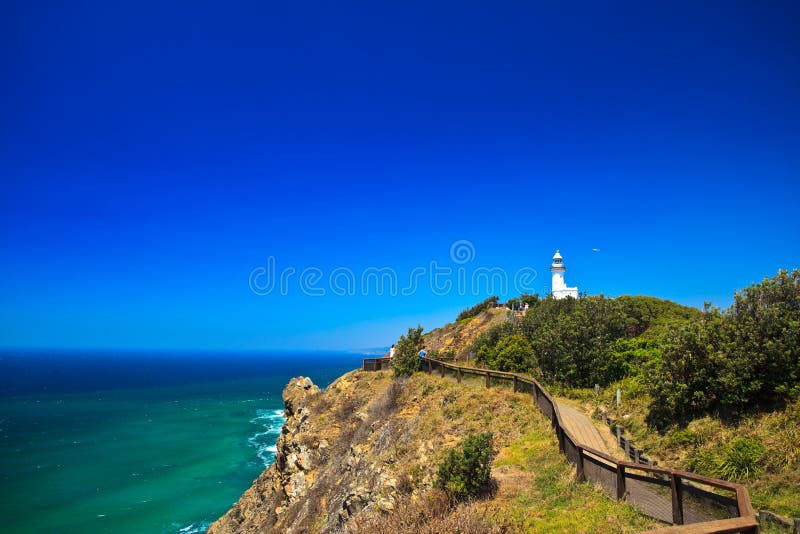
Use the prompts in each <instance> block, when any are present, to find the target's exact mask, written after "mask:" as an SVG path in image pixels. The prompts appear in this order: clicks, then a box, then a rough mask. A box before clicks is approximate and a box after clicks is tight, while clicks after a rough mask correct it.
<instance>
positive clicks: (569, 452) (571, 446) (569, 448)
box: [564, 434, 580, 464]
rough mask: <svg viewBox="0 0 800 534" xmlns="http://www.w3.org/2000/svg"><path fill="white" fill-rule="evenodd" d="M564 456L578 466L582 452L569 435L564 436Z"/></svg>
mask: <svg viewBox="0 0 800 534" xmlns="http://www.w3.org/2000/svg"><path fill="white" fill-rule="evenodd" d="M564 454H565V455H566V457H567V460H569V461H570V463H573V464H577V463H578V459H579V455H580V452H579V451H578V445H577V443H575V442H574V441H572V440H571V439H570V438H569V436H568V435H566V434H564Z"/></svg>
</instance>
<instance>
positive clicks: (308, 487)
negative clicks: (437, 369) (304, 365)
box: [209, 372, 398, 533]
mask: <svg viewBox="0 0 800 534" xmlns="http://www.w3.org/2000/svg"><path fill="white" fill-rule="evenodd" d="M387 389H388V391H387ZM395 389H396V388H390V387H389V381H388V380H387V378H386V376H384V375H383V374H375V375H365V374H363V373H359V372H354V373H350V374H347V375H345V376H343V377H341V378H339V379H338V380H337V381H336V382H335V383H333V384H332V385H331V386H330V387H329V388H328V390H327V391H326V392H322V391H320V389H319V388H318V387H317V386H315V385H314V384H313V383H312V381H311V380H310V379H309V378H294V379H292V380H291V381H290V382H289V385H288V386H287V387H286V389H285V390H284V392H283V400H284V406H285V413H286V418H287V419H286V423H285V424H284V427H283V430H282V432H281V435H280V437H279V438H278V442H277V453H276V456H275V462H274V463H273V464H272V465H271V466H270V467H269V468H268V469H267V470H266V471H264V472H263V473H262V474H261V476H259V477H258V479H256V481H255V482H254V483H253V485H252V487H250V489H248V490H247V491H246V492H245V493H244V495H242V497H241V499H239V502H237V503H236V504H235V505H234V506H233V508H231V510H229V511H228V512H227V513H226V514H225V515H224V516H223V517H221V518H220V519H219V520H218V521H216V522H215V523H214V524H212V525H211V527H210V529H209V532H212V533H215V532H264V531H271V530H274V531H281V532H284V531H285V532H306V531H329V530H332V529H335V528H337V527H339V526H341V525H343V524H344V523H345V522H346V521H347V520H348V519H349V518H350V517H351V516H353V515H354V514H357V513H358V512H359V511H361V510H362V509H363V508H364V507H366V506H372V507H378V508H380V509H387V510H388V509H391V508H392V505H393V501H392V499H391V495H392V494H394V493H395V491H396V489H397V479H396V477H395V476H394V474H393V472H392V471H393V470H392V469H390V468H389V467H388V464H386V463H384V462H382V461H380V458H379V456H380V454H375V453H369V454H368V453H367V451H365V450H364V444H363V438H364V437H366V436H367V435H369V434H372V433H373V431H374V430H375V429H376V428H377V427H378V426H379V425H380V420H379V416H384V415H386V412H387V411H391V408H392V402H393V400H394V396H395V395H396V393H397V392H398V391H395ZM376 392H381V393H384V395H382V396H380V398H379V399H378V400H380V401H381V402H380V403H375V402H373V403H372V404H371V405H369V406H367V405H368V404H369V401H370V400H375V399H373V398H372V397H373V395H374V394H375V393H376ZM378 412H381V413H380V414H379V413H378ZM387 445H388V444H387ZM376 452H377V451H376Z"/></svg>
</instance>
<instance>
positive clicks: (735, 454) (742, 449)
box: [719, 438, 766, 480]
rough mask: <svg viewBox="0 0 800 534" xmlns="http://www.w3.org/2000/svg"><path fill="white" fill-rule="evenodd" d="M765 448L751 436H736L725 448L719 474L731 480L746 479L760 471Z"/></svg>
mask: <svg viewBox="0 0 800 534" xmlns="http://www.w3.org/2000/svg"><path fill="white" fill-rule="evenodd" d="M765 454H766V449H765V448H764V445H763V444H762V443H761V442H760V441H758V440H757V439H753V438H736V439H734V440H733V441H732V442H731V444H730V445H729V446H728V447H727V449H726V450H725V455H724V456H723V459H722V463H721V464H720V466H719V474H720V475H721V476H722V477H724V478H728V479H732V480H746V479H749V478H753V477H755V476H756V475H758V474H759V473H761V466H762V464H763V462H764V456H765Z"/></svg>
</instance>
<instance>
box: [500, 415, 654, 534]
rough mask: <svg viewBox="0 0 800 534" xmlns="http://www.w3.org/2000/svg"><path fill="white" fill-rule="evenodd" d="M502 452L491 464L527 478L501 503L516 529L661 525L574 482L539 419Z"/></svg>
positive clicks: (575, 529)
mask: <svg viewBox="0 0 800 534" xmlns="http://www.w3.org/2000/svg"><path fill="white" fill-rule="evenodd" d="M542 426H544V428H537V429H535V430H533V431H531V432H529V433H527V434H525V435H524V436H522V437H521V438H519V439H517V440H516V441H514V442H513V443H511V444H510V445H509V446H508V447H507V448H505V449H504V450H502V451H501V453H500V456H499V457H498V459H497V461H496V462H495V467H496V468H502V467H504V466H505V467H509V468H516V469H519V470H520V471H522V472H523V473H524V474H526V475H527V476H526V477H524V478H523V480H525V481H526V482H527V481H529V482H530V483H524V484H522V485H521V487H520V488H519V491H518V492H517V494H516V496H514V497H513V499H511V500H510V502H509V503H506V504H505V505H503V508H504V510H503V511H504V512H505V513H506V516H507V517H508V518H509V519H510V520H511V521H512V523H513V524H514V526H515V527H516V528H517V529H519V530H520V531H535V532H631V531H639V530H646V529H649V528H655V527H658V526H662V525H661V523H659V522H657V521H655V520H653V519H650V518H648V517H646V516H644V515H642V514H640V513H639V512H637V511H636V510H634V509H633V508H632V507H630V506H628V505H626V504H624V503H618V502H616V501H613V500H611V499H609V498H608V497H606V496H605V495H604V494H603V493H602V492H601V491H600V490H598V489H597V488H595V487H594V486H593V485H591V484H589V483H578V482H575V481H574V474H573V470H572V467H571V466H570V465H569V464H568V463H567V461H566V459H564V457H563V456H562V455H561V454H560V453H559V452H558V444H557V442H556V440H555V438H554V437H553V436H552V430H551V429H550V428H549V427H548V426H547V424H546V423H544V424H543V425H542Z"/></svg>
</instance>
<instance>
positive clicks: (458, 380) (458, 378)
mask: <svg viewBox="0 0 800 534" xmlns="http://www.w3.org/2000/svg"><path fill="white" fill-rule="evenodd" d="M456 382H458V383H459V384H460V383H461V367H459V368H458V371H456Z"/></svg>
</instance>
